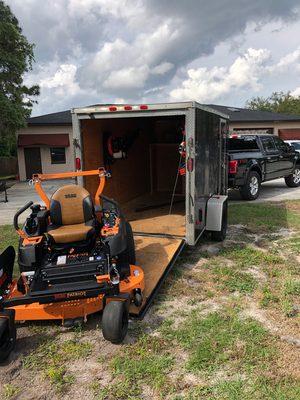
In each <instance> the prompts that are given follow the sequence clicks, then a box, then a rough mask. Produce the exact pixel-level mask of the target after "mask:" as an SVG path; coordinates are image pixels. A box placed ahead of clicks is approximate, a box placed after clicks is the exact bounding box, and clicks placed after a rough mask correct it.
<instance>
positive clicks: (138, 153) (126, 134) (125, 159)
mask: <svg viewBox="0 0 300 400" xmlns="http://www.w3.org/2000/svg"><path fill="white" fill-rule="evenodd" d="M227 121H228V116H227V115H225V114H222V113H220V112H217V111H215V110H213V109H211V108H209V107H206V106H202V105H200V104H198V103H196V102H182V103H163V104H139V105H121V104H116V105H95V106H90V107H84V108H75V109H73V110H72V122H73V135H74V136H73V140H74V148H75V157H76V159H77V166H78V167H79V163H80V164H81V168H82V169H84V170H87V169H95V168H97V167H99V166H103V165H104V166H105V167H106V169H107V170H109V172H110V173H111V179H109V180H108V182H107V185H106V189H105V193H104V194H105V195H107V196H108V197H113V198H114V199H115V200H116V201H118V202H119V203H120V205H121V208H123V210H124V213H125V216H126V217H127V219H128V220H129V221H130V223H131V225H132V228H133V231H134V235H135V245H136V253H137V263H138V264H139V265H141V267H142V268H143V269H144V271H145V280H146V292H145V294H146V298H147V300H148V301H147V302H146V303H145V304H144V307H143V310H142V311H140V310H139V315H143V314H144V312H145V311H146V309H147V307H148V305H149V304H150V302H151V299H152V298H153V297H154V295H155V293H156V292H157V290H158V289H159V287H160V285H161V283H162V282H163V280H164V278H165V277H166V275H167V274H168V272H169V271H170V269H171V268H172V266H173V264H174V261H175V260H176V258H177V256H178V254H179V253H180V251H181V250H182V248H183V246H184V245H185V244H188V245H190V246H193V245H195V244H196V242H197V240H198V239H199V238H200V237H201V235H202V234H203V233H204V232H205V231H209V232H210V233H211V235H212V239H214V240H222V239H224V237H225V235H226V228H227V155H226V140H225V139H226V136H227V133H228V124H227ZM179 147H180V151H179ZM179 171H180V172H179ZM80 183H81V184H83V185H84V186H86V187H87V189H88V190H89V191H90V192H91V193H94V192H95V190H96V182H95V181H93V178H86V180H85V181H83V182H80Z"/></svg>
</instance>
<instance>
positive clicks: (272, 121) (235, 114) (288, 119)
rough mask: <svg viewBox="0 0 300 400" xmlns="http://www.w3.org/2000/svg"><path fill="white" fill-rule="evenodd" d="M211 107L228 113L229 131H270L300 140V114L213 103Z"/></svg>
mask: <svg viewBox="0 0 300 400" xmlns="http://www.w3.org/2000/svg"><path fill="white" fill-rule="evenodd" d="M210 106H211V107H212V108H214V109H216V110H218V111H221V112H223V113H225V114H227V115H229V118H230V123H229V130H230V132H238V133H246V132H247V133H248V132H249V133H255V132H265V133H272V134H274V135H277V136H279V137H281V138H282V139H283V140H300V115H289V114H281V113H274V112H267V111H259V110H249V109H246V108H238V107H226V106H219V105H215V104H211V105H210Z"/></svg>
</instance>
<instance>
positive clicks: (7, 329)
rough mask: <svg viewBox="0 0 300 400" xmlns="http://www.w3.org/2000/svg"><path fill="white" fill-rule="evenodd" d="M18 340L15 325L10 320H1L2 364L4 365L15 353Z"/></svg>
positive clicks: (0, 351) (0, 356) (0, 344)
mask: <svg viewBox="0 0 300 400" xmlns="http://www.w3.org/2000/svg"><path fill="white" fill-rule="evenodd" d="M16 339H17V332H16V327H15V324H14V323H13V324H10V322H9V319H8V318H0V363H3V362H4V361H5V360H6V359H7V358H8V356H9V355H10V353H11V352H12V351H13V349H14V347H15V344H16Z"/></svg>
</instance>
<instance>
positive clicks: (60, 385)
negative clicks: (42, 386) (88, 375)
mask: <svg viewBox="0 0 300 400" xmlns="http://www.w3.org/2000/svg"><path fill="white" fill-rule="evenodd" d="M45 376H46V377H47V378H48V379H49V381H50V383H51V384H52V385H53V386H54V387H55V388H56V390H57V391H58V392H62V391H64V390H65V389H66V387H67V386H69V385H71V384H72V383H73V382H74V381H75V378H74V376H73V375H71V374H68V373H67V369H66V368H65V367H59V366H50V367H47V368H46V369H45Z"/></svg>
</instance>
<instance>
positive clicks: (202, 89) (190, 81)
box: [170, 48, 271, 102]
mask: <svg viewBox="0 0 300 400" xmlns="http://www.w3.org/2000/svg"><path fill="white" fill-rule="evenodd" d="M270 57H271V55H270V52H269V51H268V50H266V49H252V48H250V49H248V50H247V51H246V53H245V54H244V55H243V56H239V57H238V58H237V59H236V60H235V61H234V62H233V64H232V65H231V66H230V67H229V68H228V67H227V68H226V67H217V66H216V67H213V68H211V69H208V68H198V69H189V70H188V71H187V75H188V78H187V79H186V80H184V81H183V82H182V84H181V86H180V87H178V88H176V89H173V90H171V92H170V97H171V99H172V100H185V99H189V100H193V99H195V100H197V101H200V102H208V101H212V100H215V99H216V98H218V97H220V96H223V95H225V94H227V93H230V92H231V91H233V90H237V89H245V88H248V89H251V90H254V91H257V90H258V89H259V88H260V83H259V78H260V77H261V75H262V73H263V72H264V65H265V63H266V62H267V61H268V60H269V59H270Z"/></svg>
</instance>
